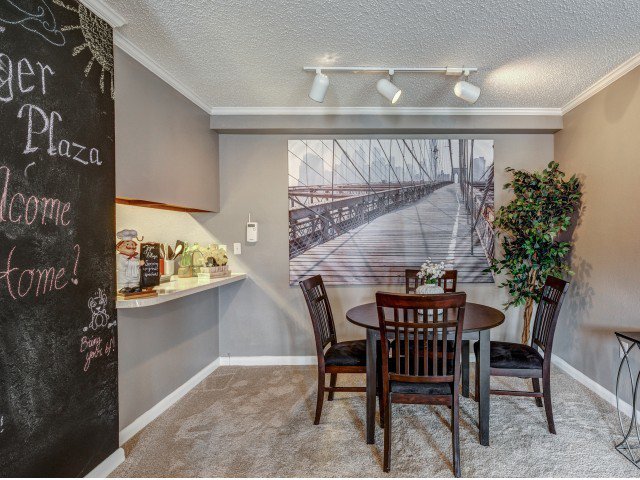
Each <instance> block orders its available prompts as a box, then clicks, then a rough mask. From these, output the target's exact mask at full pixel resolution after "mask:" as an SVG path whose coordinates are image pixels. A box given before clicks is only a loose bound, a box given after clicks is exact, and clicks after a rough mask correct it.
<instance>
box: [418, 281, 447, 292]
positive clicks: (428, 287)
mask: <svg viewBox="0 0 640 480" xmlns="http://www.w3.org/2000/svg"><path fill="white" fill-rule="evenodd" d="M416 293H417V294H418V295H437V294H438V293H444V289H443V288H442V287H441V286H439V285H437V284H435V283H426V284H424V285H420V286H419V287H418V288H416Z"/></svg>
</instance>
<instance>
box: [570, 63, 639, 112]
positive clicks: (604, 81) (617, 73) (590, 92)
mask: <svg viewBox="0 0 640 480" xmlns="http://www.w3.org/2000/svg"><path fill="white" fill-rule="evenodd" d="M639 65H640V53H638V54H636V55H634V56H633V57H631V58H630V59H629V60H627V61H626V62H624V63H623V64H622V65H619V66H618V67H616V68H614V69H613V70H611V71H610V72H609V73H607V74H606V75H605V76H604V77H602V78H601V79H600V80H598V81H597V82H596V83H594V84H593V85H591V86H590V87H589V88H587V89H585V90H584V91H582V92H581V93H580V94H579V95H577V96H576V97H574V98H573V99H572V100H571V101H569V102H568V103H567V104H566V105H564V106H563V107H562V109H561V110H562V115H565V114H567V113H568V112H570V111H571V110H573V109H574V108H576V107H577V106H578V105H580V104H581V103H584V102H586V101H587V100H589V99H590V98H591V97H593V96H594V95H595V94H597V93H598V92H600V91H602V90H604V89H605V88H606V87H608V86H609V85H611V84H612V83H613V82H615V81H616V80H618V79H619V78H621V77H623V76H625V75H626V74H627V73H629V72H630V71H631V70H633V69H634V68H636V67H637V66H639Z"/></svg>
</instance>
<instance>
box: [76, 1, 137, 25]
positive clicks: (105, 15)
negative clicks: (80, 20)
mask: <svg viewBox="0 0 640 480" xmlns="http://www.w3.org/2000/svg"><path fill="white" fill-rule="evenodd" d="M80 2H81V3H82V4H83V5H84V6H85V7H87V8H88V9H89V10H91V11H92V12H93V13H95V14H96V15H97V16H99V17H100V18H102V19H103V20H104V21H105V22H107V23H108V24H109V25H111V27H113V28H118V27H122V26H123V25H126V24H127V21H126V20H125V19H124V17H123V16H122V15H120V14H119V13H118V12H116V11H115V10H114V9H113V8H111V7H110V6H109V5H107V4H106V3H104V2H103V1H102V0H80Z"/></svg>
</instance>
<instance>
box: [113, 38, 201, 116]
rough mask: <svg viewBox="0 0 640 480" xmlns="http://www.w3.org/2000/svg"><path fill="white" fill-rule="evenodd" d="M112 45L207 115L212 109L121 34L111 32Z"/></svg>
mask: <svg viewBox="0 0 640 480" xmlns="http://www.w3.org/2000/svg"><path fill="white" fill-rule="evenodd" d="M113 43H114V45H116V46H117V47H118V48H120V49H121V50H123V51H124V52H125V53H126V54H128V55H129V56H130V57H132V58H133V59H135V60H136V61H137V62H138V63H140V64H142V65H143V66H144V67H145V68H146V69H147V70H149V71H151V72H152V73H154V74H155V75H156V76H158V77H160V78H161V79H162V80H164V81H165V82H166V83H167V84H169V86H171V87H172V88H173V89H174V90H176V91H177V92H179V93H181V94H182V95H184V96H185V97H186V98H187V99H189V100H190V101H191V102H193V103H194V104H195V105H197V106H198V107H200V108H201V109H202V110H204V111H205V112H207V113H210V112H211V110H212V108H211V107H210V106H209V105H208V104H207V102H205V101H204V100H203V99H202V98H201V97H199V96H198V95H197V94H196V93H195V92H194V91H193V90H192V89H191V88H190V87H188V86H187V85H185V84H184V83H183V82H181V81H180V80H178V79H177V78H176V77H174V76H173V75H172V74H170V73H169V72H167V71H166V70H165V69H164V67H162V66H161V65H160V64H158V63H157V62H156V61H155V60H153V59H152V58H151V57H150V56H149V55H147V54H146V53H145V52H143V51H142V50H141V49H140V48H138V46H136V45H134V44H133V43H132V42H131V41H130V40H128V39H127V38H125V37H124V35H122V33H121V32H119V31H117V30H116V31H114V32H113Z"/></svg>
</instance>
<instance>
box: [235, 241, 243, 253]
mask: <svg viewBox="0 0 640 480" xmlns="http://www.w3.org/2000/svg"><path fill="white" fill-rule="evenodd" d="M233 254H234V255H241V254H242V244H240V243H234V244H233Z"/></svg>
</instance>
